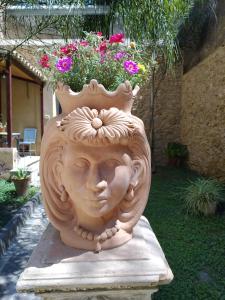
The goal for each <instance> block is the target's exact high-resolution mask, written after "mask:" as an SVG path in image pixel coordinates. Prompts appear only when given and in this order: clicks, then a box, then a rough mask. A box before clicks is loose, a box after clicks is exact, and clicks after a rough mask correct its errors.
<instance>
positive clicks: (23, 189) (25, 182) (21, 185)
mask: <svg viewBox="0 0 225 300" xmlns="http://www.w3.org/2000/svg"><path fill="white" fill-rule="evenodd" d="M12 182H13V183H14V185H15V188H16V194H17V196H19V197H20V196H24V195H25V194H26V193H27V190H28V187H29V183H30V177H29V178H26V179H12Z"/></svg>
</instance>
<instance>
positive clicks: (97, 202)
mask: <svg viewBox="0 0 225 300" xmlns="http://www.w3.org/2000/svg"><path fill="white" fill-rule="evenodd" d="M88 201H89V203H90V204H91V206H93V207H96V208H100V207H102V206H104V205H105V203H107V199H106V198H95V199H91V200H90V199H89V200H88Z"/></svg>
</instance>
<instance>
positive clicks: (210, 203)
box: [181, 178, 224, 216]
mask: <svg viewBox="0 0 225 300" xmlns="http://www.w3.org/2000/svg"><path fill="white" fill-rule="evenodd" d="M181 194H182V198H183V200H184V204H185V207H186V210H187V213H191V214H197V215H199V214H200V215H204V216H208V215H212V214H215V211H216V207H217V205H218V203H219V202H222V201H224V187H223V185H222V184H221V183H220V182H218V181H217V180H215V179H206V178H198V179H196V180H195V181H191V182H190V185H189V186H188V187H184V188H182V190H181Z"/></svg>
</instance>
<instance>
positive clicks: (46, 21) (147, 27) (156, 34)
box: [3, 0, 209, 67]
mask: <svg viewBox="0 0 225 300" xmlns="http://www.w3.org/2000/svg"><path fill="white" fill-rule="evenodd" d="M13 2H14V1H3V3H4V5H3V7H4V6H6V5H10V4H13ZM207 2H209V0H103V1H101V0H93V1H86V0H74V1H62V0H56V1H47V6H48V12H49V14H48V15H47V16H44V17H42V16H33V15H32V16H30V17H28V16H24V17H20V18H16V17H7V18H10V24H11V25H13V27H14V28H15V30H12V33H13V38H15V32H16V33H17V35H18V36H17V38H20V39H21V38H22V39H23V41H22V42H21V43H20V44H18V45H16V46H15V47H14V48H13V49H12V51H13V50H15V49H16V48H17V47H18V46H21V45H22V44H23V43H24V42H26V41H28V40H29V39H31V38H33V37H38V39H42V35H41V34H43V33H48V35H49V36H51V35H53V36H56V35H58V36H59V37H63V38H64V39H65V40H67V39H69V38H77V37H81V36H82V31H84V30H85V31H102V32H103V33H104V34H106V35H108V33H109V28H110V25H112V24H115V23H116V22H117V21H118V18H119V19H121V20H123V24H124V27H125V32H126V35H127V36H129V37H130V38H131V39H134V40H136V41H141V42H142V41H145V42H146V43H148V44H150V47H151V49H152V52H153V53H154V56H155V57H162V56H163V57H164V59H165V62H166V64H167V66H168V67H171V66H172V65H173V64H174V63H175V62H176V60H177V58H178V56H179V50H178V46H177V34H178V32H179V29H180V27H181V25H182V24H183V23H184V22H185V20H187V19H188V16H189V13H190V11H191V9H192V8H193V7H194V5H195V4H199V3H200V6H199V7H200V9H201V5H202V4H204V3H207ZM26 4H27V5H34V6H35V5H37V4H38V1H32V0H30V1H26ZM88 4H93V5H95V4H96V5H108V6H109V14H106V15H101V16H98V15H97V14H96V15H88V16H81V15H77V14H76V10H73V9H72V5H73V7H74V6H76V5H78V6H79V7H84V6H85V5H88ZM55 5H59V6H62V5H69V7H70V8H71V9H70V8H69V9H67V10H66V11H65V15H64V16H55V15H53V13H52V14H51V12H52V11H53V10H54V7H55ZM71 10H72V11H73V12H74V13H73V14H71ZM96 11H97V9H96ZM23 26H24V27H25V28H26V31H25V36H24V31H23V32H22V35H21V33H20V32H19V31H18V28H19V27H23ZM7 35H9V36H8V38H10V33H7ZM11 38H12V37H11Z"/></svg>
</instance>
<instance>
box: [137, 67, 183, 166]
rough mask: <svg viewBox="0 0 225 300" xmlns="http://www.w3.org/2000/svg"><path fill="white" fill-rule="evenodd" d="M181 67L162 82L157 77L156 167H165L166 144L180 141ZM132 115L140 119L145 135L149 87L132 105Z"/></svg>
mask: <svg viewBox="0 0 225 300" xmlns="http://www.w3.org/2000/svg"><path fill="white" fill-rule="evenodd" d="M182 72H183V70H182V66H177V68H176V69H175V70H174V71H173V73H170V74H167V75H166V76H165V78H164V79H163V80H161V78H162V76H161V75H159V76H158V79H157V80H156V84H155V87H156V88H157V87H158V86H159V89H158V93H157V98H156V102H155V112H154V116H155V117H154V120H155V121H154V122H155V130H154V133H155V138H154V140H155V143H154V159H155V163H156V164H158V165H165V164H166V163H167V157H166V154H165V148H166V146H167V144H168V142H175V141H176V142H179V141H180V110H181V85H182V80H181V79H182ZM133 113H134V114H135V115H137V116H138V117H139V118H141V119H142V120H143V122H144V124H145V130H146V134H147V135H149V130H150V123H149V120H150V116H151V109H150V87H149V85H148V86H146V88H144V89H143V90H142V91H141V95H140V97H139V98H138V99H136V101H135V103H134V109H133Z"/></svg>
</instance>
